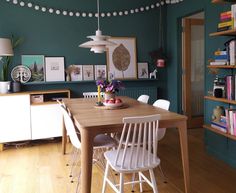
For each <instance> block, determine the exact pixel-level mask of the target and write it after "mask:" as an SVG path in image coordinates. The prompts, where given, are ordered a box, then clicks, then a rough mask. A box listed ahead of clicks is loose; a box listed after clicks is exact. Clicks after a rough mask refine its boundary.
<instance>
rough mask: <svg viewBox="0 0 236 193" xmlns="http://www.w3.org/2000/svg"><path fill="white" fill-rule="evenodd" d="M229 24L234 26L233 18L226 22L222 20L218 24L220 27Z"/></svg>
mask: <svg viewBox="0 0 236 193" xmlns="http://www.w3.org/2000/svg"><path fill="white" fill-rule="evenodd" d="M227 26H230V27H232V26H233V20H230V21H226V22H220V23H219V24H218V28H221V27H227Z"/></svg>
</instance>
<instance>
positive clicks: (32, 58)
mask: <svg viewBox="0 0 236 193" xmlns="http://www.w3.org/2000/svg"><path fill="white" fill-rule="evenodd" d="M21 62H22V65H24V66H27V67H28V68H29V69H30V70H31V81H32V82H39V81H44V56H43V55H22V57H21Z"/></svg>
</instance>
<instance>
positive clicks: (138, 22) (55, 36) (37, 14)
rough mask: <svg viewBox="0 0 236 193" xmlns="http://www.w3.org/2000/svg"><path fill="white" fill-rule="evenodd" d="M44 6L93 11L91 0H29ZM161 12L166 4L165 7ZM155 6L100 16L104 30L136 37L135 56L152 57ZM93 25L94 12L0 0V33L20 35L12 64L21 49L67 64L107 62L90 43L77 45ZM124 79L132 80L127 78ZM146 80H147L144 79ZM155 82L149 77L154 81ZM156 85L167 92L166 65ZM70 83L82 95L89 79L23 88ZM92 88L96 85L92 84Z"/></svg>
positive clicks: (122, 2) (105, 6)
mask: <svg viewBox="0 0 236 193" xmlns="http://www.w3.org/2000/svg"><path fill="white" fill-rule="evenodd" d="M26 2H28V1H26ZM31 2H33V3H37V2H38V3H39V4H40V5H45V6H46V7H53V8H61V10H78V11H85V12H93V13H95V12H96V1H95V0H86V1H84V0H70V1H69V3H68V1H57V0H50V1H48V0H41V1H31ZM152 2H155V1H154V0H151V1H149V2H145V3H144V2H143V1H142V0H136V1H126V0H119V1H110V0H102V1H100V7H101V12H103V11H104V12H107V11H110V12H113V11H117V10H125V9H127V10H128V9H131V8H136V7H141V6H143V5H147V4H149V5H150V4H151V3H152ZM164 14H165V8H164ZM158 21H159V9H153V10H151V11H149V12H143V13H138V14H133V15H129V16H123V17H110V18H107V17H105V18H101V21H100V23H101V27H100V28H101V30H102V31H103V33H104V34H105V35H111V36H125V37H126V36H130V37H136V40H137V61H147V62H151V58H150V56H149V54H148V53H149V52H150V51H152V50H154V49H157V48H158V47H159V44H158V42H159V40H158V37H159V36H158V23H159V22H158ZM96 29H97V19H96V18H94V17H93V18H89V17H86V18H82V17H79V18H77V17H69V16H63V15H59V16H57V15H55V14H50V13H43V12H41V11H35V10H34V9H30V8H27V6H25V7H23V8H22V7H20V6H19V5H12V4H11V3H7V2H6V1H0V37H10V35H11V34H14V35H15V36H16V37H23V38H24V43H23V44H22V45H21V46H20V47H18V48H17V49H16V50H15V56H14V62H13V65H12V66H11V69H12V67H13V66H16V65H18V64H20V63H21V55H24V54H42V55H45V56H65V59H66V66H68V65H70V64H106V55H105V54H93V53H92V52H90V51H89V49H84V48H79V47H78V45H79V44H81V43H84V42H85V41H88V39H87V38H86V36H88V35H93V34H94V33H95V31H96ZM127 84H128V85H129V84H130V83H127ZM137 84H143V85H144V86H149V84H150V82H149V81H144V82H142V83H140V82H138V83H137ZM152 84H153V83H152ZM156 86H157V87H158V88H159V91H160V92H159V94H158V96H160V97H165V96H166V93H167V91H166V89H165V88H166V70H165V69H164V70H161V71H160V72H159V73H158V81H157V82H156ZM56 87H68V88H70V89H72V91H73V94H74V96H80V94H81V92H82V91H83V90H86V89H87V88H88V87H89V88H91V85H90V84H88V85H87V84H82V85H79V84H78V85H75V84H67V85H52V84H50V85H40V86H39V85H37V86H27V87H25V88H24V89H26V90H29V89H37V88H45V89H50V88H56ZM94 88H95V86H94Z"/></svg>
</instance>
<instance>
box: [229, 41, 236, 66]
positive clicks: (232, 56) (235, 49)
mask: <svg viewBox="0 0 236 193" xmlns="http://www.w3.org/2000/svg"><path fill="white" fill-rule="evenodd" d="M229 61H230V65H235V64H236V40H232V41H230V43H229Z"/></svg>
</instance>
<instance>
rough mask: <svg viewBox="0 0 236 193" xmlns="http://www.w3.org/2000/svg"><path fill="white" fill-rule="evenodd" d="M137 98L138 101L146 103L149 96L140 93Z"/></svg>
mask: <svg viewBox="0 0 236 193" xmlns="http://www.w3.org/2000/svg"><path fill="white" fill-rule="evenodd" d="M137 100H138V101H139V102H143V103H148V100H149V96H148V95H145V94H143V95H140V96H139V97H138V99H137Z"/></svg>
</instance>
